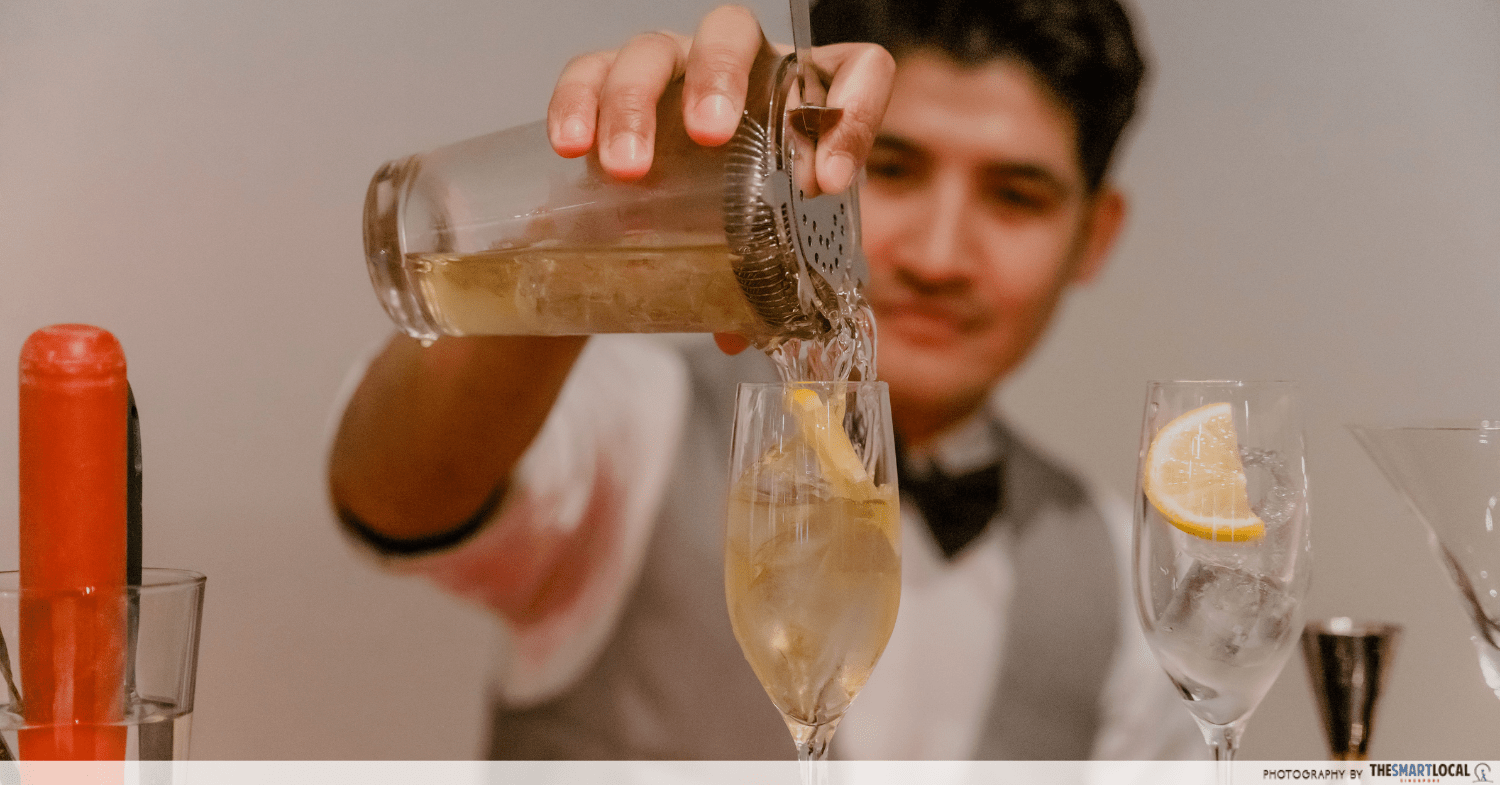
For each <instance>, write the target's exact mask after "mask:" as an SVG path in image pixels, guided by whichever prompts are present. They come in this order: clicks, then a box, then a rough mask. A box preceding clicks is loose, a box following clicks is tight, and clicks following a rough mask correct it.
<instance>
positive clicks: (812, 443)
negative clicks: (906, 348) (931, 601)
mask: <svg viewBox="0 0 1500 785" xmlns="http://www.w3.org/2000/svg"><path fill="white" fill-rule="evenodd" d="M895 467H896V453H895V440H894V438H893V437H892V432H891V417H890V400H889V397H888V393H887V390H886V385H885V383H884V382H789V383H773V384H741V385H740V386H739V390H738V395H737V397H736V400H735V412H734V436H733V445H732V447H731V452H730V463H729V478H730V484H731V489H730V492H729V515H728V518H727V526H726V531H725V538H724V590H725V594H726V596H727V598H728V602H729V618H730V622H731V623H732V625H733V627H734V636H735V638H736V639H737V640H738V641H739V643H740V648H741V649H742V650H743V651H744V653H745V658H746V659H747V660H749V661H750V667H751V668H752V669H753V670H754V671H755V675H756V677H758V678H759V679H760V683H761V685H762V686H764V687H765V688H766V692H767V693H768V694H769V695H770V696H771V702H772V703H774V704H776V708H777V709H779V710H780V711H781V715H782V717H783V718H784V719H785V720H786V724H787V728H788V729H790V730H791V733H792V739H793V741H794V742H795V743H796V745H797V757H798V759H799V760H801V761H802V781H803V783H804V784H805V785H806V784H809V783H815V782H824V781H826V778H827V771H826V766H825V765H823V764H822V763H821V761H822V760H823V759H824V756H825V755H826V753H827V751H828V742H829V740H830V739H831V738H832V737H833V732H834V729H835V728H836V727H838V723H839V720H841V719H842V718H843V716H844V713H845V712H846V711H847V710H848V708H849V703H850V701H852V700H853V699H854V696H855V695H857V694H858V693H859V691H860V688H862V687H864V685H865V681H866V680H867V679H868V678H869V676H870V671H871V670H872V669H873V668H874V667H875V663H876V661H877V660H878V659H879V658H880V654H881V652H882V651H884V650H885V644H886V641H887V639H888V638H889V637H890V634H891V628H892V627H893V626H894V625H895V623H896V609H897V606H898V605H899V603H900V597H901V533H900V523H899V520H900V515H899V512H898V506H897V491H896V468H895Z"/></svg>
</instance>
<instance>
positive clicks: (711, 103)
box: [682, 6, 765, 145]
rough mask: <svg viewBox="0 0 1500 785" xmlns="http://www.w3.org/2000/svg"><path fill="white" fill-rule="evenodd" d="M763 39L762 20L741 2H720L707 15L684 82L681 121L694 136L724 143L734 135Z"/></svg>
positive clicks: (695, 40) (700, 140)
mask: <svg viewBox="0 0 1500 785" xmlns="http://www.w3.org/2000/svg"><path fill="white" fill-rule="evenodd" d="M764 41H765V36H764V34H762V33H761V30H760V23H759V22H757V21H756V19H755V15H754V14H753V13H751V12H750V11H749V9H746V8H744V7H743V6H720V7H719V8H715V9H714V10H713V11H711V12H709V14H708V16H705V17H703V22H702V23H701V24H700V25H699V26H698V33H697V35H695V36H694V37H693V45H692V49H691V50H689V52H688V59H687V68H686V72H685V75H684V81H683V86H682V107H683V117H682V120H683V126H684V127H685V128H686V129H687V133H688V137H689V138H691V139H692V140H693V141H695V142H697V143H698V144H703V145H720V144H723V143H725V142H727V141H729V138H730V137H731V136H733V135H734V131H735V129H736V128H737V127H739V123H740V114H741V113H742V112H743V111H744V109H745V91H746V89H747V88H748V86H749V82H750V67H751V66H752V65H753V64H754V62H755V55H756V53H757V52H759V51H760V48H761V45H762V44H763V43H764Z"/></svg>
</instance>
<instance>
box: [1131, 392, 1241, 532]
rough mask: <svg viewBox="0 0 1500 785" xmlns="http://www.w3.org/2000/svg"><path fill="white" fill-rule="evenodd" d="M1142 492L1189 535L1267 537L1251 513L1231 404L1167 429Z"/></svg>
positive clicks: (1198, 412)
mask: <svg viewBox="0 0 1500 785" xmlns="http://www.w3.org/2000/svg"><path fill="white" fill-rule="evenodd" d="M1141 486H1142V489H1143V490H1144V491H1145V493H1146V498H1147V499H1149V500H1150V501H1151V504H1152V505H1153V506H1155V507H1156V510H1157V512H1160V513H1161V515H1162V517H1163V518H1166V519H1167V521H1168V522H1169V523H1171V524H1172V525H1173V526H1176V527H1177V528H1179V529H1181V530H1183V531H1185V532H1187V533H1188V534H1192V535H1194V536H1197V537H1202V538H1203V539H1205V540H1214V541H1218V542H1247V541H1251V540H1258V539H1260V538H1262V537H1264V536H1265V535H1266V525H1265V523H1264V522H1263V521H1261V519H1260V518H1259V517H1257V516H1256V515H1255V513H1254V512H1252V511H1251V509H1250V497H1249V493H1248V492H1247V489H1246V482H1245V466H1244V463H1242V462H1241V461H1240V450H1239V440H1238V439H1237V438H1236V437H1235V434H1234V417H1233V414H1232V411H1231V409H1230V407H1229V404H1227V403H1212V404H1209V405H1207V406H1202V407H1199V408H1197V409H1193V410H1192V411H1189V412H1187V413H1185V414H1182V415H1179V416H1178V417H1177V418H1176V419H1174V420H1172V421H1171V422H1169V423H1167V424H1166V425H1165V426H1163V427H1162V429H1161V430H1160V431H1158V432H1157V434H1156V438H1155V439H1153V440H1152V442H1151V447H1150V449H1148V450H1147V452H1146V463H1145V466H1144V471H1143V476H1142V478H1141Z"/></svg>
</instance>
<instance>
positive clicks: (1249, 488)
mask: <svg viewBox="0 0 1500 785" xmlns="http://www.w3.org/2000/svg"><path fill="white" fill-rule="evenodd" d="M1303 453H1304V447H1303V436H1302V422H1301V414H1300V411H1299V407H1298V402H1297V389H1296V385H1295V384H1294V383H1291V382H1239V381H1202V382H1180V381H1179V382H1153V383H1151V384H1150V385H1149V387H1148V389H1147V395H1146V412H1145V418H1144V424H1143V427H1142V429H1141V449H1140V464H1139V467H1140V468H1139V471H1138V472H1137V483H1136V485H1137V493H1136V499H1135V536H1134V538H1133V540H1134V542H1133V549H1134V570H1133V573H1134V578H1135V595H1136V609H1137V611H1138V612H1139V614H1140V618H1141V625H1142V626H1143V627H1144V630H1145V634H1146V640H1147V641H1148V642H1149V643H1150V645H1151V650H1152V652H1153V653H1154V654H1155V655H1156V659H1157V662H1158V663H1160V664H1161V666H1162V669H1163V670H1165V671H1166V673H1167V676H1168V677H1170V678H1171V680H1172V683H1173V684H1174V685H1176V687H1177V690H1178V692H1179V693H1180V694H1181V696H1182V699H1183V702H1184V704H1185V705H1186V707H1187V710H1188V711H1189V712H1191V713H1192V715H1193V718H1194V719H1195V720H1196V721H1197V722H1198V726H1199V728H1200V729H1201V730H1202V731H1203V736H1204V739H1205V740H1206V741H1207V742H1208V744H1209V746H1211V747H1212V748H1213V751H1214V757H1215V759H1217V760H1218V761H1219V766H1218V779H1219V782H1220V783H1221V785H1226V784H1227V783H1228V782H1229V781H1230V780H1231V778H1232V766H1231V762H1232V761H1233V759H1234V754H1235V750H1236V749H1237V748H1238V746H1239V739H1240V735H1241V734H1242V732H1243V731H1244V728H1245V724H1246V722H1247V721H1248V720H1249V718H1250V715H1251V713H1252V712H1254V711H1255V707H1256V706H1257V705H1258V704H1259V703H1260V701H1261V699H1262V698H1263V697H1265V694H1266V691H1267V690H1268V689H1270V687H1271V684H1272V682H1274V681H1275V680H1276V677H1277V675H1278V674H1280V673H1281V669H1282V666H1284V665H1285V664H1286V661H1287V657H1288V656H1289V655H1290V654H1291V653H1292V651H1293V650H1294V649H1295V648H1296V646H1297V640H1298V636H1299V634H1300V633H1301V632H1302V599H1303V596H1304V595H1305V594H1306V592H1307V585H1308V572H1309V567H1310V559H1309V557H1310V552H1311V540H1310V538H1309V536H1308V526H1309V520H1308V507H1307V474H1306V466H1305V463H1304V459H1303Z"/></svg>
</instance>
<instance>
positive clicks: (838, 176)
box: [813, 44, 896, 193]
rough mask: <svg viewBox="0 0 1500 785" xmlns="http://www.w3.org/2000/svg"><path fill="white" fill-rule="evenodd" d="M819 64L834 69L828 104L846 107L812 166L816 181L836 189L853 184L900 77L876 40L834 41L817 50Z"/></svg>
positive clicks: (828, 189) (825, 136)
mask: <svg viewBox="0 0 1500 785" xmlns="http://www.w3.org/2000/svg"><path fill="white" fill-rule="evenodd" d="M813 59H814V60H815V61H816V62H817V63H818V66H819V67H820V68H822V69H823V70H825V71H828V72H831V73H832V74H833V84H832V85H830V86H829V88H828V105H829V106H837V107H839V108H841V109H843V110H844V114H843V116H842V117H840V118H839V121H838V123H837V124H835V125H834V126H833V128H832V129H830V130H829V131H828V132H827V133H825V134H823V136H822V137H820V138H819V140H818V157H817V163H816V164H815V166H814V168H815V169H816V170H817V174H818V187H819V189H821V190H822V191H823V192H825V193H838V192H840V191H843V190H844V189H845V188H848V187H849V184H850V183H851V182H853V181H854V176H855V174H856V173H858V171H859V167H860V166H862V165H863V164H864V161H865V158H866V157H868V156H869V154H870V149H871V148H872V147H873V146H874V144H875V134H876V132H877V131H878V130H879V129H880V121H881V120H882V119H883V118H884V117H885V107H886V104H887V103H888V102H889V101H890V98H891V88H892V86H893V84H894V83H895V79H896V61H895V60H894V59H893V58H892V57H891V55H890V53H889V52H887V51H886V50H885V49H883V48H881V47H879V46H876V45H874V44H832V45H830V46H823V47H819V48H817V49H815V50H813Z"/></svg>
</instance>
